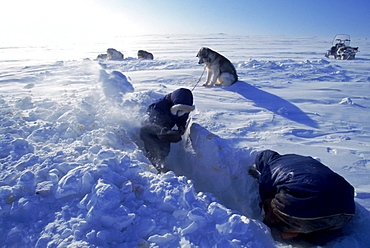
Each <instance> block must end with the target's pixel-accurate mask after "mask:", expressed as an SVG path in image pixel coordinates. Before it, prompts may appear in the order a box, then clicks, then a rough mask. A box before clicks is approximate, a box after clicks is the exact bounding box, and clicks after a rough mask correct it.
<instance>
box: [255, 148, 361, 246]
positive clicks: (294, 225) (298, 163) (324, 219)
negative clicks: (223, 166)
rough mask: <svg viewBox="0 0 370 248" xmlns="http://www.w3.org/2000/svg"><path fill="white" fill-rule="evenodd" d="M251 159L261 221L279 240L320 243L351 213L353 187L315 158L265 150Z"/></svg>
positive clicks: (338, 228) (329, 237)
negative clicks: (275, 232)
mask: <svg viewBox="0 0 370 248" xmlns="http://www.w3.org/2000/svg"><path fill="white" fill-rule="evenodd" d="M255 162H256V163H255V169H256V170H257V171H258V172H259V194H260V198H261V202H260V205H261V208H262V209H263V211H264V214H265V216H264V222H265V223H266V224H267V225H268V226H270V227H272V228H274V229H277V230H278V231H279V232H280V235H281V237H282V238H283V239H287V238H293V237H297V236H298V237H301V238H302V239H303V240H306V241H308V242H310V243H314V244H318V245H323V244H325V243H327V242H328V241H330V239H332V238H334V237H335V235H334V234H335V233H338V230H339V231H340V230H341V229H342V228H343V227H344V226H345V225H346V224H347V223H348V222H349V221H350V219H351V218H352V217H353V216H354V213H355V202H354V188H353V187H352V186H351V185H350V184H349V183H348V182H347V181H346V180H345V179H344V178H343V177H341V176H340V175H338V174H337V173H335V172H333V171H332V170H331V169H330V168H328V167H327V166H325V165H324V164H322V163H320V162H319V161H317V160H316V159H313V158H312V157H308V156H307V157H306V156H301V155H296V154H286V155H280V154H279V153H277V152H275V151H272V150H265V151H263V152H261V153H259V154H258V155H257V157H256V161H255Z"/></svg>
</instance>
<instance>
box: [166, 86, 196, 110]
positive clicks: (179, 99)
mask: <svg viewBox="0 0 370 248" xmlns="http://www.w3.org/2000/svg"><path fill="white" fill-rule="evenodd" d="M171 102H172V103H173V105H176V104H183V105H189V106H192V105H193V94H192V93H191V91H190V90H189V89H185V88H180V89H177V90H175V91H174V92H172V93H171Z"/></svg>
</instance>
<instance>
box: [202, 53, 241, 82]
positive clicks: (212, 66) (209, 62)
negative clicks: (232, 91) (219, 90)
mask: <svg viewBox="0 0 370 248" xmlns="http://www.w3.org/2000/svg"><path fill="white" fill-rule="evenodd" d="M197 57H198V58H199V62H198V63H199V64H203V63H204V64H205V66H206V68H207V71H208V76H207V81H206V83H205V84H204V85H203V86H208V85H209V86H214V85H215V84H217V85H221V86H224V87H227V86H230V85H232V84H234V83H235V82H236V81H238V75H237V74H236V70H235V67H234V66H233V64H232V63H231V62H230V60H228V59H227V58H225V57H224V56H222V55H221V54H219V53H217V52H215V51H213V50H211V49H209V48H207V47H202V48H201V49H200V50H199V52H198V54H197Z"/></svg>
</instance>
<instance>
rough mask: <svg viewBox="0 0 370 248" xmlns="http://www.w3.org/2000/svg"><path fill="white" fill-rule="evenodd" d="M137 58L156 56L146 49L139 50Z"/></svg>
mask: <svg viewBox="0 0 370 248" xmlns="http://www.w3.org/2000/svg"><path fill="white" fill-rule="evenodd" d="M137 58H138V59H154V56H153V54H152V53H150V52H147V51H145V50H139V51H137Z"/></svg>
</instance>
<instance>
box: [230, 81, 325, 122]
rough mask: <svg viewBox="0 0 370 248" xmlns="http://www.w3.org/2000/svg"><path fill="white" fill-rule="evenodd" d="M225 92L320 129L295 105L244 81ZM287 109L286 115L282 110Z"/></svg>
mask: <svg viewBox="0 0 370 248" xmlns="http://www.w3.org/2000/svg"><path fill="white" fill-rule="evenodd" d="M224 89H225V90H228V91H232V92H235V93H238V94H240V95H242V96H243V97H245V98H246V99H249V100H251V101H253V102H254V104H255V106H257V107H261V108H264V109H267V110H269V111H271V112H273V113H274V114H276V115H280V116H282V117H284V118H287V119H289V120H291V121H294V122H298V123H301V124H304V125H306V126H309V127H312V128H319V125H318V124H317V122H316V121H315V120H312V119H311V118H310V117H309V116H308V115H307V114H306V113H305V112H303V111H302V110H301V109H300V108H298V107H297V106H295V105H294V104H292V103H290V102H288V101H287V100H284V99H283V98H281V97H278V96H276V95H273V94H271V93H268V92H266V91H263V90H260V89H258V88H256V87H254V86H252V85H250V84H248V83H246V82H244V81H238V82H236V83H235V84H233V85H231V86H230V87H225V88H224ZM282 108H284V109H285V111H284V112H285V113H283V112H282V111H279V109H280V110H281V109H282Z"/></svg>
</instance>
